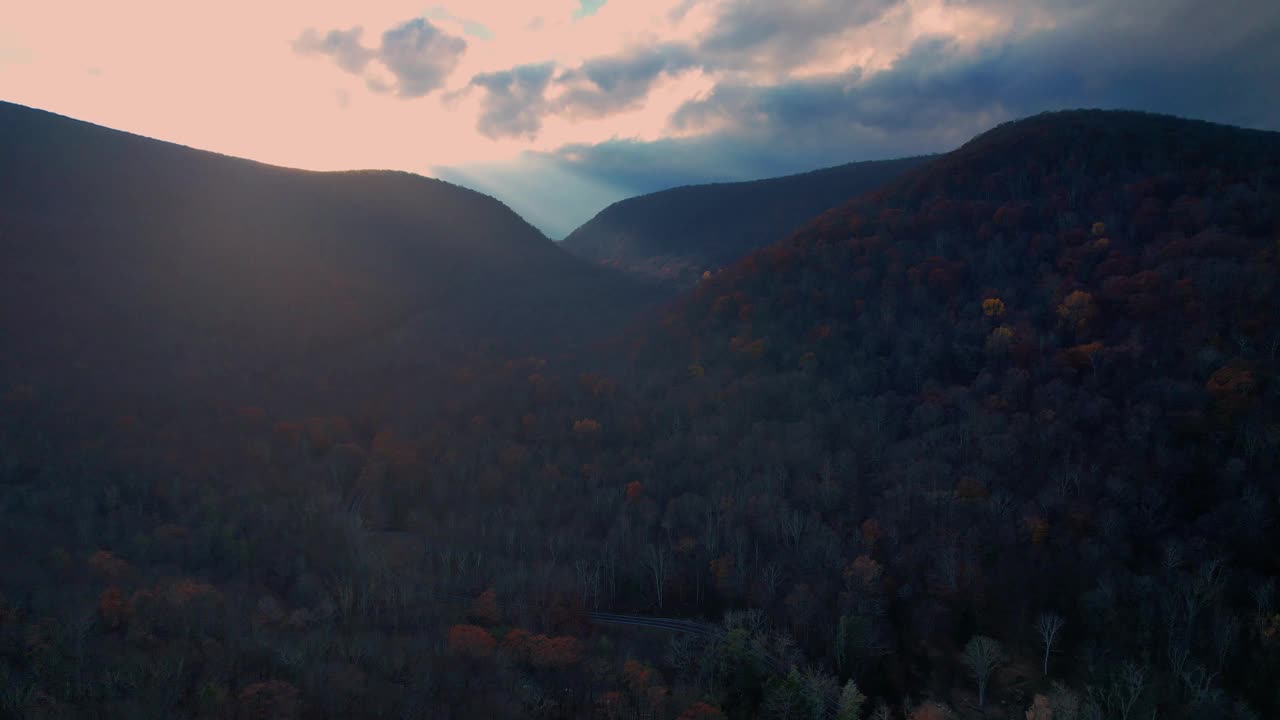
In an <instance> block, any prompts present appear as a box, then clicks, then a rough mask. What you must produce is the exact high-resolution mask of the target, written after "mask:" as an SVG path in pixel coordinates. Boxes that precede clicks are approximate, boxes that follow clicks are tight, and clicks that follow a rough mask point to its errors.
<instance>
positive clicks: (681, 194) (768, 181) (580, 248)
mask: <svg viewBox="0 0 1280 720" xmlns="http://www.w3.org/2000/svg"><path fill="white" fill-rule="evenodd" d="M932 157H933V156H916V157H910V158H899V159H894V160H874V161H863V162H852V163H845V164H843V165H836V166H832V167H826V168H819V169H816V170H810V171H807V172H802V173H795V174H792V175H784V176H780V177H773V178H764V179H760V180H751V181H745V182H720V183H708V184H699V185H684V186H680V187H676V188H669V189H666V190H661V191H658V192H654V193H649V194H646V195H640V196H636V197H632V198H627V199H624V200H620V201H618V202H616V203H614V204H612V205H610V206H609V207H607V208H605V209H604V210H601V211H600V212H599V213H597V214H596V215H595V216H594V217H592V218H591V220H589V221H587V222H586V223H584V224H583V225H581V226H580V227H578V228H577V229H575V230H574V231H573V232H572V233H570V234H569V235H568V236H567V237H565V239H564V240H562V241H561V244H562V245H563V246H564V247H565V248H566V249H568V250H569V251H571V252H573V253H575V254H577V255H579V256H581V257H585V258H588V259H590V260H592V261H594V262H598V263H601V264H605V265H610V266H615V267H621V268H623V269H627V270H630V271H631V272H633V273H636V274H640V275H644V276H650V277H658V278H664V279H667V280H670V281H673V282H675V283H676V284H678V285H689V284H692V282H693V281H694V280H696V279H697V278H698V277H699V276H700V275H701V274H702V273H703V272H704V271H707V270H715V269H717V268H718V267H721V266H723V265H726V264H729V263H731V262H732V261H734V260H736V259H737V258H738V257H740V256H742V255H744V254H746V253H748V252H750V251H751V250H754V249H756V248H759V247H761V246H763V245H766V244H768V243H769V242H772V241H775V240H778V239H781V238H782V237H783V236H785V234H786V232H787V231H789V230H791V229H792V228H794V227H795V226H797V225H799V224H801V223H802V222H804V221H805V220H807V219H809V218H810V217H812V216H814V215H816V214H817V213H819V212H821V211H823V210H825V209H827V208H829V207H831V206H833V205H836V204H838V203H839V202H842V201H844V200H845V199H848V198H849V197H852V196H854V195H858V194H860V193H862V192H866V191H868V190H871V189H873V188H875V187H877V186H878V185H879V184H881V183H883V182H886V181H888V180H890V179H892V178H894V177H897V176H898V175H900V174H901V173H903V172H905V171H907V170H908V169H910V168H912V167H916V166H919V165H921V164H924V163H926V162H927V161H928V160H929V159H930V158H932Z"/></svg>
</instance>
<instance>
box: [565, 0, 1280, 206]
mask: <svg viewBox="0 0 1280 720" xmlns="http://www.w3.org/2000/svg"><path fill="white" fill-rule="evenodd" d="M994 1H996V2H998V0H994ZM992 2H993V0H987V1H986V2H983V0H976V3H977V4H986V5H990V4H992ZM969 4H975V3H969ZM1073 7H1074V11H1073V13H1072V14H1071V15H1070V16H1069V19H1070V22H1063V23H1060V24H1059V25H1058V26H1056V27H1054V28H1052V29H1048V30H1043V31H1040V32H1035V33H1030V34H1024V35H1022V36H1020V37H1019V38H1018V39H997V40H995V41H993V42H990V43H987V44H985V45H983V46H981V47H979V48H977V49H976V50H974V49H972V48H962V47H961V46H960V45H959V44H958V43H956V42H955V41H953V40H951V39H949V38H945V37H935V38H926V39H924V40H921V41H920V42H918V43H916V45H915V46H914V47H912V48H911V49H910V50H909V51H908V52H907V53H906V54H905V55H904V56H903V57H901V58H900V59H899V60H898V61H897V62H896V63H895V64H894V65H893V67H892V68H890V69H888V70H886V71H883V72H879V73H874V74H863V73H861V72H859V71H857V70H853V71H850V72H846V73H841V74H837V75H832V76H827V77H823V78H819V79H812V80H804V81H795V82H789V83H783V84H778V85H771V86H753V85H749V84H745V83H737V84H735V83H724V84H721V85H719V86H717V87H716V88H715V89H714V90H713V92H711V93H710V94H709V95H707V96H706V97H703V98H699V99H696V100H694V101H691V102H689V103H686V104H685V105H684V106H683V107H681V108H680V109H679V110H678V111H677V112H676V113H675V114H674V115H673V117H672V119H671V125H672V128H673V130H677V131H684V133H685V134H688V133H694V135H693V136H692V137H687V138H685V139H672V140H663V141H659V142H651V143H643V142H619V141H612V142H607V143H602V144H599V145H593V146H586V145H580V146H571V147H566V148H563V149H561V150H560V151H558V152H556V153H554V154H553V157H554V158H556V159H557V161H558V162H560V163H561V164H563V165H564V166H566V167H569V168H572V169H573V170H574V171H575V172H577V173H579V174H586V175H591V176H595V177H598V178H599V179H600V180H601V181H602V182H608V183H611V184H613V185H616V186H624V187H627V188H631V189H634V190H635V191H636V192H647V191H650V190H654V189H658V188H660V187H669V186H672V185H677V184H682V183H687V182H698V181H702V182H705V181H713V180H720V179H729V178H731V179H747V178H755V177H766V176H770V175H779V174H786V173H790V172H797V171H801V170H805V169H809V168H814V167H819V166H825V165H834V164H839V163H842V162H848V161H850V160H856V159H857V160H860V159H876V158H884V157H890V156H902V155H912V154H921V153H928V152H937V151H945V150H949V149H952V148H954V147H956V146H958V145H959V144H961V143H963V142H964V141H965V140H967V139H969V138H970V137H972V136H973V135H975V134H977V133H979V132H981V131H983V130H985V129H988V128H990V127H991V126H993V125H995V124H997V123H999V122H1001V121H1003V120H1007V119H1011V118H1017V117H1023V116H1026V115H1031V114H1035V113H1037V112H1041V111H1045V110H1056V109H1066V108H1076V107H1102V108H1128V109H1137V110H1148V111H1153V112H1163V113H1171V114H1177V115H1185V116H1190V117H1197V118H1202V119H1207V120H1213V121H1218V122H1226V123H1231V124H1238V125H1245V126H1250V127H1261V128H1270V129H1280V89H1278V88H1280V85H1277V83H1276V81H1275V78H1276V74H1275V73H1276V69H1277V68H1280V43H1277V42H1275V37H1274V28H1276V27H1280V3H1276V4H1270V3H1238V4H1237V5H1236V6H1235V7H1233V8H1232V10H1233V11H1232V12H1225V11H1222V10H1216V11H1215V10H1207V9H1205V8H1206V7H1207V6H1204V5H1201V4H1197V3H1190V2H1176V3H1171V2H1168V1H1167V0H1164V1H1162V2H1154V1H1151V2H1142V1H1141V0H1138V1H1137V2H1134V3H1133V4H1131V5H1125V6H1124V7H1123V8H1121V7H1116V6H1114V5H1112V4H1110V3H1107V4H1102V3H1098V4H1095V5H1092V6H1086V5H1083V4H1080V3H1077V4H1076V5H1074V6H1073ZM699 130H706V131H707V132H706V134H702V135H698V134H696V133H698V131H699Z"/></svg>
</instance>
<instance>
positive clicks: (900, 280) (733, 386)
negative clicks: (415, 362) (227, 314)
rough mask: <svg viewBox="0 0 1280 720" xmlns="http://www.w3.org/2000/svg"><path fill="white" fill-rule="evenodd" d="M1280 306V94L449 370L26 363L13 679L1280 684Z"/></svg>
mask: <svg viewBox="0 0 1280 720" xmlns="http://www.w3.org/2000/svg"><path fill="white" fill-rule="evenodd" d="M1277 307H1280V134H1276V133H1263V132H1253V131H1245V130H1240V129H1236V128H1230V127H1225V126H1219V125H1211V124H1207V123H1200V122H1192V121H1187V120H1181V119H1177V118H1172V117H1166V116H1155V115H1145V114H1138V113H1123V112H1101V111H1078V112H1065V113H1053V114H1046V115H1040V116H1036V117H1032V118H1029V119H1026V120H1023V121H1019V122H1015V123H1010V124H1006V125H1002V126H1000V127H997V128H995V129H993V130H991V131H990V132H988V133H986V134H983V135H981V136H979V137H978V138H975V139H974V140H973V141H971V142H970V143H968V144H966V145H965V146H963V147H962V148H960V149H958V150H956V151H955V152H952V153H949V154H947V155H945V156H942V157H940V158H938V159H936V160H934V161H932V162H929V163H928V164H925V165H922V166H920V167H919V168H917V169H915V170H913V171H910V172H909V173H907V174H906V175H904V176H903V177H902V178H900V179H898V180H896V181H894V182H892V183H890V184H889V185H887V186H886V187H884V188H883V189H881V190H878V191H876V192H873V193H870V194H865V195H862V196H859V197H857V198H852V199H850V200H849V201H848V202H846V203H844V204H842V205H840V206H839V207H837V208H835V209H832V210H830V211H828V212H826V213H824V214H822V215H821V216H819V217H817V218H815V219H812V220H811V221H810V222H808V223H807V224H805V225H804V226H803V227H801V228H799V229H798V230H797V231H796V232H794V233H793V234H791V235H790V236H789V237H788V238H786V239H785V240H783V241H781V242H778V243H776V244H774V245H771V246H770V247H768V248H765V249H762V250H760V251H758V252H755V253H752V254H751V255H749V256H747V257H745V258H743V259H742V260H740V261H739V262H737V263H734V264H733V265H731V266H729V267H728V268H726V269H725V270H723V271H722V272H719V273H716V274H714V275H713V276H711V277H709V278H707V279H705V280H703V281H701V282H699V283H698V284H697V286H696V287H695V288H694V289H693V290H692V291H691V292H689V293H688V294H686V295H685V296H683V297H682V299H681V300H680V301H679V302H677V303H676V304H674V305H673V306H670V307H668V308H666V309H664V311H663V312H662V313H661V314H660V315H657V316H656V317H654V318H653V319H652V321H651V322H649V323H648V324H646V325H643V326H642V327H640V328H639V329H636V330H634V331H633V332H632V333H631V334H630V336H629V337H627V338H626V339H625V340H624V341H621V342H618V343H615V344H613V345H610V346H608V347H605V348H598V349H596V350H594V351H592V352H591V353H589V354H579V355H575V356H574V359H573V362H572V363H570V362H569V361H568V360H561V359H557V358H555V357H551V356H549V355H545V354H543V355H521V356H519V357H510V356H505V355H503V354H502V353H473V354H470V355H468V356H467V357H466V361H465V364H464V365H462V366H459V367H457V368H456V369H455V371H454V372H452V373H451V374H449V376H448V377H449V384H450V393H449V394H448V395H447V396H439V397H427V396H422V395H418V394H413V393H406V394H402V395H399V396H389V397H387V398H385V399H384V401H383V402H382V403H380V404H371V405H368V406H366V407H364V408H363V409H362V410H361V411H360V413H358V414H355V413H353V412H352V411H351V410H349V407H348V406H346V405H343V404H341V403H337V402H335V403H334V405H333V409H332V410H331V411H326V412H317V413H311V414H309V415H299V414H296V413H291V412H289V411H288V410H283V411H282V410H279V409H277V408H275V407H273V406H272V405H271V404H269V403H265V402H264V403H262V404H254V405H248V404H246V405H239V404H235V403H224V404H222V405H216V404H215V405H211V406H209V407H208V408H203V407H202V408H201V409H199V410H195V409H192V410H191V411H190V412H189V413H188V414H187V415H185V416H183V418H182V422H175V423H163V422H157V421H155V420H154V419H153V418H148V417H146V416H139V415H136V414H133V413H132V412H131V411H130V410H129V409H127V408H121V409H120V410H119V414H118V417H116V418H115V419H114V420H113V421H110V422H106V423H102V424H100V425H95V426H91V427H85V428H82V429H81V432H80V433H79V435H77V437H76V442H75V443H74V444H71V443H68V442H66V441H65V440H63V439H61V438H58V437H55V436H50V435H48V434H44V433H42V432H40V430H39V428H41V427H44V426H47V425H48V424H49V423H51V422H52V421H51V420H50V418H49V415H50V414H51V413H52V412H53V410H52V408H51V407H50V406H49V405H48V404H47V403H45V402H44V401H43V400H42V395H41V388H39V387H38V386H28V385H23V386H16V387H13V388H10V390H9V392H8V394H7V395H6V396H5V397H4V399H3V406H2V407H3V413H0V421H3V422H2V424H0V447H2V448H3V450H4V453H3V455H2V456H0V461H2V463H3V464H0V473H2V474H0V478H2V482H3V485H0V501H2V502H3V505H2V506H0V513H2V514H3V519H4V522H3V523H2V524H0V545H3V546H5V547H12V548H17V549H18V551H17V552H11V553H8V556H9V557H10V558H12V562H11V564H10V566H9V568H8V570H7V571H6V573H4V574H3V577H0V583H3V584H0V592H2V593H3V595H4V599H3V601H0V685H2V686H3V687H5V688H7V690H6V693H5V695H4V697H3V698H2V701H3V705H0V708H3V710H0V712H8V713H9V714H10V715H13V716H15V717H24V718H25V717H31V718H36V717H50V718H55V717H56V718H63V717H98V716H108V717H135V716H136V717H200V718H205V717H207V718H222V717H237V718H240V717H252V718H276V717H281V718H324V717H344V718H353V717H370V718H373V717H432V718H437V717H439V718H449V717H456V718H472V717H543V718H641V717H643V718H665V719H667V720H673V719H676V720H695V719H702V720H707V719H711V718H770V719H772V718H821V717H838V718H841V720H850V719H851V718H874V719H875V720H887V719H888V718H898V719H902V718H907V719H908V720H935V719H939V718H948V717H955V718H1017V719H1018V720H1023V719H1026V720H1049V718H1052V719H1053V720H1097V719H1099V718H1102V719H1104V720H1112V719H1122V720H1137V719H1138V718H1143V719H1146V718H1162V719H1168V718H1173V719H1187V720H1190V719H1192V718H1194V719H1195V720H1202V719H1205V718H1224V719H1225V718H1233V719H1234V718H1240V719H1250V718H1253V719H1263V718H1271V717H1276V716H1280V690H1278V689H1277V686H1276V684H1275V683H1274V682H1273V681H1272V680H1271V678H1273V677H1274V676H1276V675H1277V673H1280V605H1278V604H1277V598H1276V578H1277V576H1280V556H1278V555H1277V554H1276V553H1275V551H1274V550H1273V548H1275V547H1277V546H1280V528H1277V523H1276V518H1277V515H1278V514H1280V498H1278V488H1277V486H1276V482H1275V478H1276V472H1277V470H1278V468H1277V461H1278V460H1280V382H1277V379H1276V370H1277V367H1278V366H1277V361H1278V360H1280V357H1278V353H1280V317H1277V314H1276V312H1275V308H1277ZM583 365H588V366H594V368H595V369H594V370H593V371H591V372H581V371H580V367H581V366H583ZM321 399H322V398H321ZM397 404H399V405H415V406H417V405H423V406H431V408H432V412H431V413H430V414H429V415H423V416H420V417H414V418H413V419H412V420H410V419H406V418H408V417H409V416H408V415H406V414H405V413H402V412H399V411H398V410H397ZM55 419H56V418H55ZM597 611H610V612H613V613H630V614H635V615H640V616H643V617H646V618H653V617H658V618H678V619H683V620H690V621H697V622H696V624H695V623H688V624H683V623H682V624H676V623H667V624H665V625H664V628H665V629H664V628H657V627H628V626H625V625H620V624H617V620H616V619H611V618H613V616H602V615H599V614H594V613H596V612H597Z"/></svg>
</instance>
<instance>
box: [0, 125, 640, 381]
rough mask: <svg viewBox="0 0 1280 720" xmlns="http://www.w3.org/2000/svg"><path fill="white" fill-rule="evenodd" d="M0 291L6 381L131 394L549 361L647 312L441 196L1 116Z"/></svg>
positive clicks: (358, 176) (493, 206)
mask: <svg viewBox="0 0 1280 720" xmlns="http://www.w3.org/2000/svg"><path fill="white" fill-rule="evenodd" d="M0 293H2V294H3V297H2V298H0V308H3V309H2V310H0V329H2V331H3V333H4V337H5V338H6V341H5V343H4V347H3V348H0V363H3V365H2V366H0V367H3V369H4V374H5V377H6V378H12V379H13V380H14V381H18V382H21V381H35V380H37V379H43V380H45V381H48V380H51V379H65V378H67V377H69V376H70V375H80V376H84V377H86V378H88V377H94V378H97V380H99V381H108V379H109V382H111V383H112V384H113V385H116V386H118V387H126V386H132V387H135V388H138V389H145V388H151V387H152V386H156V385H157V384H163V383H162V381H166V380H167V381H175V382H176V381H182V382H184V383H186V382H200V381H205V380H213V378H215V377H221V378H223V379H225V380H229V381H234V380H237V379H239V378H243V377H245V376H246V375H247V373H250V372H266V371H268V370H271V371H272V372H276V373H277V380H278V379H280V378H279V377H278V376H279V373H280V372H283V373H284V374H286V375H290V374H293V375H296V374H298V373H306V372H308V371H309V370H310V369H312V368H319V367H320V366H322V365H324V364H325V363H328V364H330V365H332V364H333V363H335V362H337V358H344V359H345V360H346V361H351V362H358V364H361V365H362V366H363V367H365V368H368V369H372V368H373V367H375V366H378V365H380V364H381V365H386V364H388V363H391V362H393V361H394V360H396V357H393V356H397V357H399V358H400V359H403V360H405V361H407V362H414V361H423V360H426V359H429V358H435V357H439V355H440V354H441V353H442V352H445V351H450V350H456V349H458V348H462V347H466V346H469V345H474V344H477V343H480V342H486V343H487V342H499V343H504V344H508V345H512V346H514V347H519V346H522V345H527V344H532V345H533V346H536V347H547V346H551V345H553V344H556V343H562V342H569V341H574V340H577V339H580V338H582V337H584V336H587V335H589V334H590V333H591V332H593V330H594V328H597V327H611V326H613V325H614V324H617V323H620V322H622V321H624V320H625V319H626V318H628V317H630V316H631V314H632V313H633V312H634V311H635V310H637V309H638V308H639V307H640V306H641V305H643V304H644V303H645V302H647V300H648V297H649V293H648V290H647V289H645V288H643V287H641V286H639V285H638V284H636V283H631V282H628V281H627V280H626V279H625V278H619V277H615V276H614V273H611V272H608V271H604V270H602V269H600V268H594V267H591V266H590V265H589V264H587V263H585V262H583V261H581V260H578V259H576V258H573V257H572V256H570V255H569V254H567V253H565V252H564V251H562V250H561V249H559V248H558V247H556V246H555V244H554V243H552V242H551V241H549V240H547V239H546V238H545V237H543V236H542V235H541V234H540V233H539V232H537V231H536V230H535V229H534V228H533V227H532V226H530V225H529V224H528V223H526V222H524V221H523V220H522V219H521V218H520V217H519V216H517V215H516V214H515V213H513V212H512V211H511V210H509V209H508V208H507V207H506V206H504V205H502V204H501V203H499V202H497V201H496V200H494V199H492V198H490V197H487V196H484V195H481V194H479V193H476V192H473V191H470V190H466V189H464V188H461V187H457V186H454V185H450V184H448V183H444V182H441V181H437V180H431V179H427V178H423V177H419V176H415V175H410V174H407V173H398V172H342V173H314V172H303V171H297V170H289V169H284V168H279V167H272V166H267V165H262V164H258V163H254V162H250V161H246V160H240V159H236V158H231V157H226V156H221V155H216V154H213V153H207V152H202V151H196V150H192V149H189V148H185V147H181V146H177V145H172V144H169V143H163V142H159V141H154V140H150V139H147V138H142V137H138V136H134V135H130V134H127V133H123V132H118V131H114V130H109V129H106V128H102V127H97V126H93V125H90V124H87V123H82V122H78V121H74V120H70V119H67V118H63V117H59V116H56V115H52V114H50V113H45V112H40V111H36V110H31V109H27V108H23V107H20V106H16V105H10V104H3V105H0ZM583 297H590V298H592V299H593V302H591V303H583V302H581V299H582V298H583ZM375 350H376V352H375ZM282 369H283V370H282ZM328 369H331V368H326V372H327V371H328ZM37 376H38V377H37ZM263 382H264V383H265V384H266V385H267V386H269V385H270V384H271V382H270V381H269V380H268V379H267V378H263Z"/></svg>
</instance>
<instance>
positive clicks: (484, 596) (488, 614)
mask: <svg viewBox="0 0 1280 720" xmlns="http://www.w3.org/2000/svg"><path fill="white" fill-rule="evenodd" d="M467 615H468V617H470V618H471V619H472V620H475V621H476V622H479V623H484V624H487V625H496V624H497V623H498V621H500V620H501V619H502V613H501V611H500V610H499V609H498V593H496V592H494V590H493V588H490V589H488V590H485V591H484V592H482V593H480V595H479V596H478V597H476V599H475V600H474V601H473V602H472V603H471V611H470V612H469V613H468V614H467Z"/></svg>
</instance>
